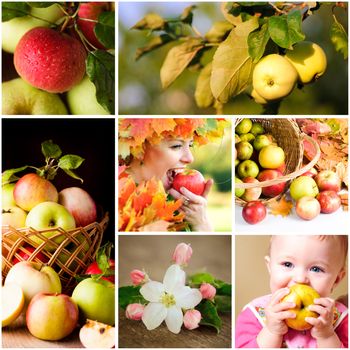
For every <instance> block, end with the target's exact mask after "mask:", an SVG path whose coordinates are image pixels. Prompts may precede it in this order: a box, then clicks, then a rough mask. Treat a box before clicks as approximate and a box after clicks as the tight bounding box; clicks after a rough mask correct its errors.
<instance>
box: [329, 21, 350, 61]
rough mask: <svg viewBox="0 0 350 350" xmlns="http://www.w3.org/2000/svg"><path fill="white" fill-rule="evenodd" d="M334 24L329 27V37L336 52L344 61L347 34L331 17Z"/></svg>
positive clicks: (346, 51) (346, 48) (346, 52)
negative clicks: (341, 55)
mask: <svg viewBox="0 0 350 350" xmlns="http://www.w3.org/2000/svg"><path fill="white" fill-rule="evenodd" d="M333 19H334V22H333V23H332V25H331V30H330V37H331V41H332V43H333V45H334V47H335V50H336V51H337V52H340V53H341V54H343V56H344V60H346V59H347V58H348V34H347V32H346V31H345V29H344V27H343V26H342V25H341V23H339V22H338V21H337V18H336V17H335V16H334V15H333Z"/></svg>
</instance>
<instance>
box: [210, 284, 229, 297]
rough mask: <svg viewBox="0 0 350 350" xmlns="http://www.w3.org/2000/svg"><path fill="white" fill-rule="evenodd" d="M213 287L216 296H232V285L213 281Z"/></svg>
mask: <svg viewBox="0 0 350 350" xmlns="http://www.w3.org/2000/svg"><path fill="white" fill-rule="evenodd" d="M214 287H215V288H216V294H217V295H226V296H230V297H231V295H232V285H231V284H229V283H226V282H223V281H220V280H215V282H214Z"/></svg>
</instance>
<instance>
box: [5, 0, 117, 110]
mask: <svg viewBox="0 0 350 350" xmlns="http://www.w3.org/2000/svg"><path fill="white" fill-rule="evenodd" d="M42 4H43V3H41V4H37V5H35V3H31V4H29V3H26V2H22V3H14V5H12V6H11V9H12V12H10V13H11V16H9V15H4V16H3V22H2V49H3V50H4V51H6V52H8V53H11V54H14V56H13V60H14V66H15V69H16V71H17V73H18V75H19V76H20V78H17V79H13V80H11V81H8V82H5V83H3V84H2V91H3V94H2V110H3V114H41V115H48V114H50V115H56V114H68V111H67V108H66V105H65V104H64V102H63V100H62V99H61V95H59V94H61V93H64V92H67V96H66V99H65V100H66V101H67V104H68V107H69V109H70V112H71V113H72V114H98V115H101V114H109V113H108V112H107V111H106V110H105V109H104V108H103V107H102V106H101V105H100V104H99V103H98V101H97V99H96V88H95V85H94V84H93V83H92V81H90V79H89V78H88V76H87V75H86V60H87V57H88V54H87V53H88V52H89V51H92V50H95V51H96V50H98V49H99V50H104V51H106V50H107V49H109V48H111V47H108V48H106V47H105V46H104V45H103V44H102V43H101V42H100V41H99V40H98V38H97V36H96V31H95V29H96V28H95V27H96V24H97V22H98V19H99V16H100V15H101V14H102V16H103V14H104V13H105V12H108V11H109V8H110V3H108V2H86V3H81V4H79V7H78V9H77V11H75V8H77V6H78V5H77V4H75V5H68V3H67V4H66V3H60V4H58V3H57V4H56V3H52V4H51V6H48V5H46V6H45V5H42ZM3 6H4V5H3ZM69 6H75V7H69ZM7 10H8V8H7V6H5V11H7ZM3 12H4V10H3ZM75 12H76V13H75ZM18 13H20V15H18ZM73 13H74V14H73ZM6 14H7V12H6ZM25 14H27V15H25ZM16 15H17V16H18V17H16ZM101 21H102V19H101ZM101 55H103V54H101ZM90 68H91V65H90Z"/></svg>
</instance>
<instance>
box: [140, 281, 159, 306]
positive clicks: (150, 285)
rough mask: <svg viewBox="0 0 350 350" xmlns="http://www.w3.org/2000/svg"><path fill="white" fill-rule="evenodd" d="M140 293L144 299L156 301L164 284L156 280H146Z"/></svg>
mask: <svg viewBox="0 0 350 350" xmlns="http://www.w3.org/2000/svg"><path fill="white" fill-rule="evenodd" d="M140 293H141V295H142V296H143V297H144V298H145V299H146V300H148V301H151V302H154V303H158V302H159V301H160V297H161V295H162V294H163V293H164V285H163V284H162V283H160V282H156V281H151V282H147V283H145V284H144V285H143V286H142V287H141V289H140Z"/></svg>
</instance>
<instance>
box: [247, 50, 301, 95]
mask: <svg viewBox="0 0 350 350" xmlns="http://www.w3.org/2000/svg"><path fill="white" fill-rule="evenodd" d="M297 80H298V73H297V71H296V70H295V68H294V66H293V65H292V64H291V63H290V62H289V61H288V60H287V59H286V58H284V57H283V56H280V55H277V54H271V55H267V56H265V57H263V58H262V59H261V60H260V61H259V62H258V63H257V65H256V66H255V68H254V71H253V89H254V90H255V91H256V93H257V94H258V95H259V96H260V97H262V98H263V99H265V100H266V101H273V100H278V99H280V98H283V97H285V96H288V95H289V94H290V93H291V92H292V90H293V89H294V86H295V84H296V82H297Z"/></svg>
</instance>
